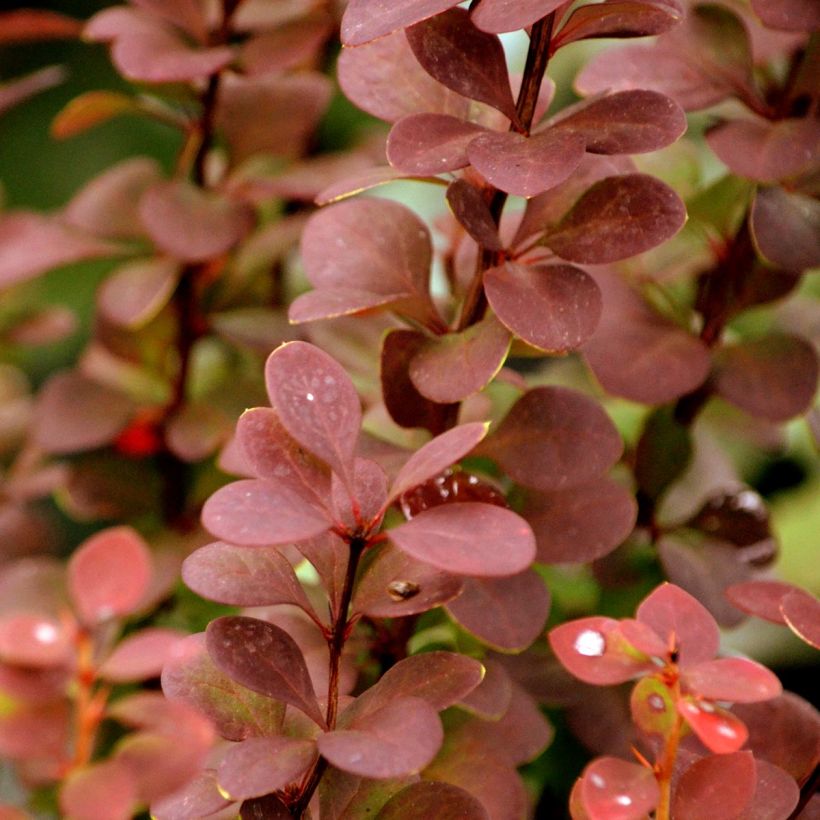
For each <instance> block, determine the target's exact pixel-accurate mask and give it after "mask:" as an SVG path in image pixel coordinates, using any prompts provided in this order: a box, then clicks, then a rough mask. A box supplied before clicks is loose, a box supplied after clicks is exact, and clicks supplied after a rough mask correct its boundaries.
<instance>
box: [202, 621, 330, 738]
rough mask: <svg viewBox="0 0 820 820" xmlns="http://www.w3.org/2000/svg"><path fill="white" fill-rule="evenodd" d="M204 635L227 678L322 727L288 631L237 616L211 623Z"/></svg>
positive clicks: (299, 655) (301, 660)
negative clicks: (282, 704) (282, 703)
mask: <svg viewBox="0 0 820 820" xmlns="http://www.w3.org/2000/svg"><path fill="white" fill-rule="evenodd" d="M205 634H206V643H207V647H208V654H209V655H210V656H211V658H212V659H213V661H214V663H215V664H216V665H217V666H218V667H219V668H220V669H221V670H222V671H223V672H224V673H225V674H226V675H228V676H230V677H231V678H232V679H233V680H235V681H236V682H237V683H240V684H242V685H243V686H247V687H248V689H252V690H253V691H254V692H259V694H262V695H267V696H268V697H270V698H275V699H276V700H281V701H284V702H285V703H288V704H290V705H292V706H295V707H296V708H297V709H299V710H301V711H302V712H304V713H305V714H306V715H307V716H308V717H309V718H310V719H311V720H313V721H314V722H315V723H317V724H318V725H319V726H323V725H324V718H323V717H322V714H321V712H320V711H319V706H318V704H317V702H316V695H315V693H314V691H313V684H312V683H311V681H310V676H309V674H308V670H307V666H306V665H305V659H304V656H303V655H302V651H301V650H300V649H299V647H298V645H297V644H296V642H295V641H294V640H293V638H291V636H290V635H289V634H288V633H287V632H285V631H284V630H283V629H280V628H279V627H277V626H274V625H273V624H271V623H268V622H267V621H260V620H258V619H257V618H246V617H242V616H237V617H224V618H217V619H216V620H215V621H211V623H210V624H208V629H207V631H206V633H205Z"/></svg>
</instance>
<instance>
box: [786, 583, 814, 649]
mask: <svg viewBox="0 0 820 820" xmlns="http://www.w3.org/2000/svg"><path fill="white" fill-rule="evenodd" d="M780 611H781V612H782V613H783V618H784V619H785V620H786V623H787V624H788V625H789V627H790V628H791V630H792V631H793V632H794V633H795V634H796V635H798V637H800V638H802V639H803V640H804V641H805V642H806V643H808V644H811V645H812V646H813V647H815V648H816V649H820V601H818V600H817V598H815V597H814V596H813V595H809V593H808V592H805V591H804V590H802V589H795V590H793V591H791V592H789V593H788V594H787V595H786V596H785V597H784V598H783V600H782V601H781V602H780Z"/></svg>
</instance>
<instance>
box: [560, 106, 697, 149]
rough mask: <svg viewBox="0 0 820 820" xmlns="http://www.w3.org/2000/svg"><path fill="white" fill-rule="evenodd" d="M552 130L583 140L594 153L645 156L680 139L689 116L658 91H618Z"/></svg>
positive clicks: (574, 112)
mask: <svg viewBox="0 0 820 820" xmlns="http://www.w3.org/2000/svg"><path fill="white" fill-rule="evenodd" d="M553 128H554V129H555V130H557V131H568V132H569V133H571V134H577V135H579V136H581V137H583V139H584V141H585V144H586V150H587V151H590V152H592V153H593V154H642V153H646V152H649V151H657V150H658V149H659V148H663V147H664V146H666V145H669V144H670V143H672V142H674V141H675V140H676V139H678V137H680V136H681V135H682V134H683V132H684V131H685V130H686V115H685V114H684V113H683V110H682V109H681V107H680V106H679V105H678V104H677V103H676V102H675V101H674V100H672V99H670V98H669V97H666V96H664V95H663V94H659V93H658V92H657V91H641V90H637V91H619V92H616V93H615V94H610V95H609V96H607V97H603V98H602V99H597V100H593V101H592V102H589V103H582V104H581V105H580V106H579V107H578V108H577V109H575V110H573V112H572V113H570V114H569V115H568V116H561V117H560V119H559V121H558V122H557V123H556V124H555V125H554V126H553Z"/></svg>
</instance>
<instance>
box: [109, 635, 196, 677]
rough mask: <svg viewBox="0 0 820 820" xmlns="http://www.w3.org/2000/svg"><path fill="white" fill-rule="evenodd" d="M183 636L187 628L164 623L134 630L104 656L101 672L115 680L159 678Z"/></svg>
mask: <svg viewBox="0 0 820 820" xmlns="http://www.w3.org/2000/svg"><path fill="white" fill-rule="evenodd" d="M184 637H185V633H184V632H178V631H177V630H176V629H165V628H163V627H147V628H146V629H141V630H140V631H139V632H134V633H132V634H131V635H129V636H128V637H127V638H125V639H124V640H122V641H121V642H120V643H119V644H118V645H117V647H116V648H115V649H114V651H113V652H112V653H111V654H110V655H109V656H108V657H107V658H106V659H105V662H104V663H103V664H102V666H100V668H99V670H98V675H99V676H100V677H101V678H104V679H105V680H108V681H112V682H113V683H131V682H134V681H143V680H148V679H149V678H158V677H159V676H160V673H161V672H162V666H163V664H164V663H165V661H166V660H167V659H168V658H170V657H171V656H172V654H173V651H174V648H175V647H176V645H177V644H178V643H179V641H180V640H182V638H184Z"/></svg>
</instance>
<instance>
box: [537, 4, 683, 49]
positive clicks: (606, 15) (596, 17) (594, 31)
mask: <svg viewBox="0 0 820 820" xmlns="http://www.w3.org/2000/svg"><path fill="white" fill-rule="evenodd" d="M683 15H684V10H683V7H682V6H681V5H680V3H678V2H677V0H648V1H647V0H608V2H605V3H595V4H590V5H587V6H580V7H579V8H576V9H575V11H573V13H572V14H571V15H570V16H569V18H567V21H566V23H564V25H563V26H562V27H561V30H560V31H559V32H558V34H556V36H555V37H554V38H553V40H552V43H551V46H552V49H553V51H555V50H557V49H559V48H561V47H562V46H565V45H567V44H568V43H574V42H577V41H578V40H587V39H591V38H597V37H646V36H648V35H651V34H663V33H664V32H665V31H669V29H671V28H674V27H675V26H676V25H677V24H678V23H680V21H681V20H682V19H683Z"/></svg>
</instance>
